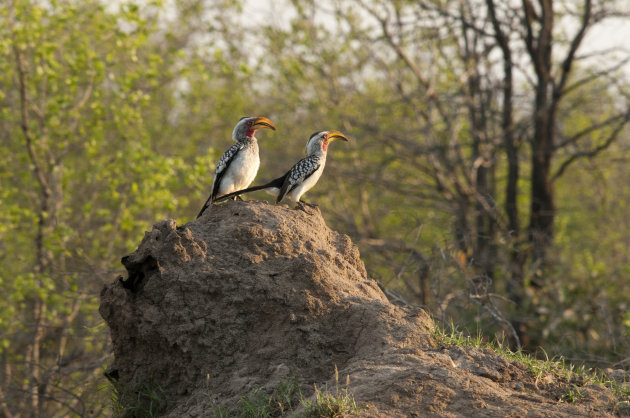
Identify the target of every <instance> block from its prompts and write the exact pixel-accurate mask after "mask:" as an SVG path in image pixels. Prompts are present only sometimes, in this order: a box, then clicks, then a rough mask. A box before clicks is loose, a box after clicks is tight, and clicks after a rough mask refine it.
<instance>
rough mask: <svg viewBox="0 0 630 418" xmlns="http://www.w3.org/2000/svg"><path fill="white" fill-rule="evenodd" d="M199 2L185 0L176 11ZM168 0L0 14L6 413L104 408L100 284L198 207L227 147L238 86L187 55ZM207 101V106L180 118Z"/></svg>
mask: <svg viewBox="0 0 630 418" xmlns="http://www.w3.org/2000/svg"><path fill="white" fill-rule="evenodd" d="M189 3H190V4H189ZM192 3H195V2H180V3H179V6H180V7H181V10H180V12H181V14H180V17H181V18H182V19H189V18H190V17H191V16H192V15H193V14H194V13H195V10H194V9H188V8H187V7H188V6H190V5H191V4H192ZM233 5H234V4H233V2H232V5H228V4H227V3H226V6H229V7H232V6H233ZM163 7H164V6H163V5H162V4H161V2H148V3H146V4H145V5H144V6H143V7H142V8H140V7H138V6H135V5H133V4H128V3H121V4H119V5H117V7H108V6H106V5H105V4H104V3H102V2H98V1H73V0H65V1H55V2H52V3H46V4H43V3H42V4H40V3H38V2H35V3H34V2H30V1H16V2H12V3H11V6H10V7H8V8H4V7H3V8H0V23H1V24H0V92H2V93H1V94H0V134H1V135H2V137H3V138H5V139H4V140H3V146H5V148H3V151H4V152H3V153H2V155H0V179H1V181H2V185H3V187H2V189H1V191H0V241H1V242H2V245H1V246H0V290H1V291H2V293H3V295H5V297H4V298H2V300H0V335H1V336H2V337H0V353H1V354H2V356H1V358H2V362H3V363H2V370H4V371H5V373H6V375H5V376H6V377H7V378H6V379H3V381H2V383H1V385H2V386H0V389H2V393H4V395H5V396H7V397H8V398H7V399H14V401H13V402H11V403H10V404H8V405H7V408H9V411H11V410H13V411H14V412H16V411H29V410H30V411H31V413H32V414H34V415H38V416H44V415H51V414H52V411H58V410H59V408H62V409H64V410H66V411H67V413H68V414H71V413H74V414H77V415H85V414H86V410H87V409H88V408H90V409H92V410H96V411H98V410H100V409H102V407H101V406H99V405H103V404H104V402H102V399H101V397H102V393H99V392H98V391H96V387H97V385H98V381H99V380H100V379H101V377H100V373H99V372H98V370H99V369H100V368H102V367H103V364H104V362H105V360H106V359H107V356H106V355H104V353H107V351H108V347H109V345H108V340H107V333H105V332H103V329H104V324H103V323H102V320H101V319H100V317H99V316H98V313H97V312H98V294H99V291H100V287H101V286H102V284H103V283H104V282H106V281H109V280H111V279H112V278H113V277H114V276H115V274H116V273H119V272H120V265H119V263H118V260H119V259H120V257H121V255H123V254H125V253H128V252H129V251H131V250H132V249H133V248H134V247H135V245H136V244H137V242H138V241H139V240H140V238H141V237H142V234H143V231H145V230H146V229H147V228H148V227H149V226H150V225H151V223H153V222H155V221H156V220H159V219H161V218H165V217H174V216H178V217H180V218H183V219H184V220H186V219H190V218H191V217H192V216H193V215H194V213H196V211H197V209H198V206H199V205H200V204H201V202H202V201H203V199H204V198H205V196H204V195H205V193H206V191H207V187H208V184H209V182H210V180H209V173H210V172H211V171H212V169H213V168H214V164H215V163H216V159H217V155H218V152H217V151H215V150H214V146H217V147H218V148H219V149H221V148H224V147H227V145H229V138H230V133H231V129H232V126H233V124H234V122H235V121H236V120H238V118H239V117H241V116H242V114H243V112H244V110H243V104H244V100H242V99H241V98H240V96H238V95H236V96H235V95H232V94H231V92H232V91H233V90H234V87H233V86H234V83H238V82H239V77H240V76H238V75H234V76H231V75H232V74H233V73H232V71H231V70H227V69H226V68H225V65H224V63H223V64H222V63H220V62H215V61H214V60H213V59H207V58H206V57H205V56H204V55H203V51H202V48H201V45H199V49H195V48H194V47H191V48H189V49H188V50H187V51H184V50H182V49H181V46H182V42H183V41H184V40H185V39H187V38H188V37H190V36H192V33H194V31H196V30H199V29H200V28H199V27H198V26H197V27H196V26H189V27H186V28H185V30H183V29H182V28H181V27H180V25H179V24H178V22H170V23H169V22H168V20H167V19H166V18H164V16H166V15H168V14H169V13H171V12H172V10H171V11H166V10H165V9H163ZM229 7H228V8H226V9H225V10H226V11H227V10H229ZM199 24H200V25H201V24H202V23H201V22H200V23H199ZM160 39H161V40H160ZM184 52H187V54H186V53H184ZM236 55H237V52H236V51H234V52H233V54H232V56H236ZM201 74H203V77H200V75H201ZM217 74H220V75H221V77H223V78H222V80H221V81H220V82H217V81H216V80H215V75H217ZM184 83H188V85H190V86H192V88H191V90H189V92H190V93H189V94H186V93H184V92H181V91H180V88H179V87H178V86H180V85H181V84H184ZM22 85H23V89H22V88H21V86H22ZM204 97H213V98H214V99H215V100H216V101H215V102H214V103H209V102H208V101H207V103H208V106H207V107H203V108H199V109H195V111H194V112H191V113H187V112H186V111H184V110H188V109H190V108H191V106H190V105H194V104H195V103H197V102H199V101H200V100H201V98H204ZM222 102H225V103H226V104H228V103H229V106H226V107H225V108H221V112H220V113H221V114H220V116H219V117H217V116H214V114H213V113H214V110H215V109H217V108H220V107H221V103H222ZM209 115H210V117H209ZM223 119H225V122H223ZM201 120H203V121H204V122H205V123H207V124H208V125H207V127H208V128H207V129H205V130H204V129H202V127H201V126H199V127H197V125H198V124H199V121H201ZM219 120H220V121H221V123H217V121H219ZM210 128H212V129H210ZM210 136H212V137H214V138H221V140H217V141H216V142H212V141H208V138H209V137H210ZM38 388H45V392H42V393H40V392H39V390H38Z"/></svg>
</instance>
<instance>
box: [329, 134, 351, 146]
mask: <svg viewBox="0 0 630 418" xmlns="http://www.w3.org/2000/svg"><path fill="white" fill-rule="evenodd" d="M340 139H341V140H342V141H346V142H348V141H349V139H348V138H346V136H345V135H344V134H342V133H341V132H339V131H330V132H328V136H326V143H327V144H330V143H331V142H333V141H338V140H340Z"/></svg>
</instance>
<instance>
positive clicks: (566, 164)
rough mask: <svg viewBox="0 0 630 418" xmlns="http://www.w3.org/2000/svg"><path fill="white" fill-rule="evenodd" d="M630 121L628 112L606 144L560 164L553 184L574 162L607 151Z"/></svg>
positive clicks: (571, 157) (574, 155)
mask: <svg viewBox="0 0 630 418" xmlns="http://www.w3.org/2000/svg"><path fill="white" fill-rule="evenodd" d="M629 121H630V112H627V113H625V114H624V115H623V120H622V121H621V122H620V123H619V125H617V126H616V127H615V129H614V130H613V132H612V133H611V134H610V136H609V137H608V138H607V139H606V141H604V143H602V144H600V145H598V146H597V147H595V148H593V149H591V150H588V151H581V152H577V153H575V154H573V155H572V156H570V157H569V158H567V159H566V160H565V161H564V162H562V164H560V168H558V170H557V171H556V172H555V173H554V175H553V176H552V177H551V182H555V181H556V180H557V179H559V178H560V177H561V176H562V175H563V174H564V172H565V171H566V169H567V168H569V166H570V165H571V164H573V163H574V162H576V161H577V160H579V159H582V158H593V157H595V156H597V155H598V154H599V153H601V152H602V151H604V150H606V149H607V148H608V147H610V145H611V144H612V143H613V142H615V140H616V139H617V137H618V136H619V133H620V132H621V131H622V130H623V128H624V127H625V126H626V124H627V123H628V122H629Z"/></svg>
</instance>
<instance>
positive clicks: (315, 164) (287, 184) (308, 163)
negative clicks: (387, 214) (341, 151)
mask: <svg viewBox="0 0 630 418" xmlns="http://www.w3.org/2000/svg"><path fill="white" fill-rule="evenodd" d="M319 166H320V163H319V158H317V157H316V156H310V157H306V158H302V159H301V160H300V161H298V162H297V163H296V164H295V165H294V166H293V167H292V168H291V170H289V172H288V173H287V175H286V176H285V178H284V183H283V184H282V188H281V189H280V193H279V194H278V197H277V198H276V203H279V202H280V201H281V200H282V199H283V198H284V197H285V196H286V195H287V193H290V192H291V191H292V190H293V189H295V188H296V187H297V186H298V185H300V184H302V183H303V182H304V180H306V179H307V178H308V177H309V176H310V175H312V174H313V173H314V172H316V171H317V169H318V168H319Z"/></svg>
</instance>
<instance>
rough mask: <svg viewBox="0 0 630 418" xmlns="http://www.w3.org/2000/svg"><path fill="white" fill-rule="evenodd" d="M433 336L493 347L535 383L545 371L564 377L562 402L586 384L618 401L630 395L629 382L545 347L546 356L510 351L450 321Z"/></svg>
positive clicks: (575, 395)
mask: <svg viewBox="0 0 630 418" xmlns="http://www.w3.org/2000/svg"><path fill="white" fill-rule="evenodd" d="M432 337H433V339H434V340H435V341H436V342H437V343H438V344H440V345H456V346H460V347H474V348H480V349H485V350H489V351H492V352H494V353H496V354H498V355H500V356H502V357H504V358H506V359H507V360H510V361H512V362H519V363H521V364H523V365H524V366H525V367H526V368H527V370H528V371H529V372H530V373H531V374H532V376H533V377H534V378H535V379H536V380H535V384H538V382H540V380H541V379H542V378H543V377H545V376H547V375H553V376H554V377H556V378H560V379H566V381H567V382H568V385H567V388H566V393H565V394H564V396H563V397H562V398H561V401H563V402H576V401H578V400H579V399H580V398H581V397H582V396H583V392H582V390H581V389H580V387H583V386H585V385H589V384H597V385H602V386H606V387H607V388H609V389H610V390H611V391H612V392H613V394H614V395H615V397H616V398H617V399H618V400H619V401H622V402H620V403H623V402H628V400H629V399H630V385H629V384H619V383H617V382H616V381H614V380H611V379H610V378H609V377H608V376H607V375H606V374H605V373H603V372H601V371H597V370H593V369H590V368H586V367H584V366H575V365H574V364H571V363H567V362H566V361H565V359H564V357H558V358H551V359H550V358H549V356H547V353H546V352H545V351H544V350H542V352H543V353H544V354H545V360H539V359H536V358H534V357H532V356H531V355H529V354H526V353H523V352H522V351H511V350H510V349H509V348H507V347H505V346H504V345H503V344H501V343H499V342H495V343H493V342H488V341H484V339H483V338H482V336H481V335H480V334H477V335H476V336H474V337H472V336H470V335H466V334H465V333H464V332H462V331H459V330H457V329H456V327H455V326H454V325H453V324H452V323H451V324H450V326H449V327H448V329H447V328H445V327H440V326H436V327H435V328H434V329H433V331H432ZM629 383H630V382H629Z"/></svg>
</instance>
